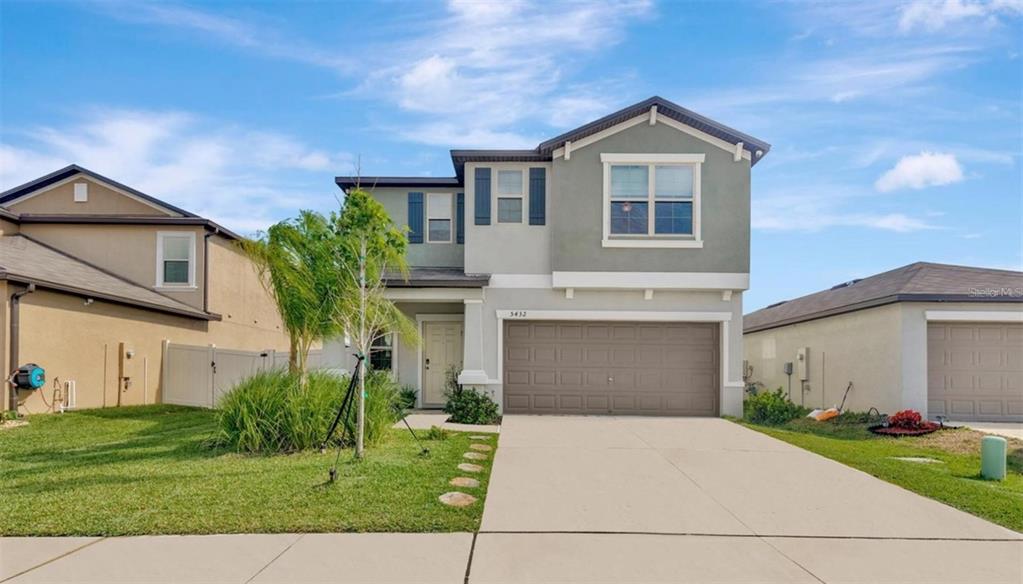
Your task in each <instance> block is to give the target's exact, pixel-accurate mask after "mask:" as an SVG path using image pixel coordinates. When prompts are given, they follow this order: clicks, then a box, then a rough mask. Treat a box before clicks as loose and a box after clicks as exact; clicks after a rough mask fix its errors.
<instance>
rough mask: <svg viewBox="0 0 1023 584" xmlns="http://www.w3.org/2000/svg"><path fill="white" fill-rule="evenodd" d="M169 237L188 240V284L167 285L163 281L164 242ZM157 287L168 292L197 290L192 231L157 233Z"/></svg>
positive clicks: (193, 235)
mask: <svg viewBox="0 0 1023 584" xmlns="http://www.w3.org/2000/svg"><path fill="white" fill-rule="evenodd" d="M168 237H184V238H188V283H187V284H177V283H173V282H171V283H166V282H164V281H163V242H164V240H165V239H167V238H168ZM156 287H157V288H166V289H168V290H188V289H194V288H195V233H193V232H191V231H157V232H156Z"/></svg>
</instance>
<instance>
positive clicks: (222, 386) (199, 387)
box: [162, 341, 327, 408]
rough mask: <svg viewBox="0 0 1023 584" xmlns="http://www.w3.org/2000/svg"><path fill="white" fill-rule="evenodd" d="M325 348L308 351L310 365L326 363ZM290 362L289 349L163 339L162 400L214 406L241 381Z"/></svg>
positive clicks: (285, 365) (316, 366)
mask: <svg viewBox="0 0 1023 584" xmlns="http://www.w3.org/2000/svg"><path fill="white" fill-rule="evenodd" d="M324 360H325V359H324V357H323V352H322V351H318V350H317V351H309V367H310V368H312V369H315V368H318V367H324V366H327V364H325V363H324ZM287 366H288V352H287V351H239V350H236V349H221V348H219V347H216V346H197V345H181V344H178V343H171V342H168V341H164V343H163V384H162V385H163V403H167V404H178V405H183V406H199V407H205V408H212V407H214V406H216V405H217V402H218V401H220V398H221V396H223V395H224V394H225V393H227V392H228V391H229V390H230V389H231V388H232V387H234V386H235V384H237V383H238V382H239V381H241V380H242V379H245V378H246V377H249V376H250V375H252V374H254V373H258V372H260V371H266V370H268V369H274V368H284V367H287Z"/></svg>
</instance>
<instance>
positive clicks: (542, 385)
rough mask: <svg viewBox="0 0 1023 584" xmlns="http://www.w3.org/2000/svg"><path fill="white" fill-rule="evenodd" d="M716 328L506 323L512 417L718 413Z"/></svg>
mask: <svg viewBox="0 0 1023 584" xmlns="http://www.w3.org/2000/svg"><path fill="white" fill-rule="evenodd" d="M718 371H719V369H718V325H717V324H716V323H653V322H527V321H512V322H506V323H505V329H504V407H505V412H507V413H509V414H515V413H530V414H643V415H674V416H714V415H717V413H718V391H719V387H720V386H719V378H720V375H719V373H718Z"/></svg>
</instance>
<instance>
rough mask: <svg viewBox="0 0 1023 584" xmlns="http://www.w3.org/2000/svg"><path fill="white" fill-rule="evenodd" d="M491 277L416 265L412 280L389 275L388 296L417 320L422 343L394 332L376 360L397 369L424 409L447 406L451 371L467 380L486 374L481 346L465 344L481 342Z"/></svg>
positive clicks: (379, 365)
mask: <svg viewBox="0 0 1023 584" xmlns="http://www.w3.org/2000/svg"><path fill="white" fill-rule="evenodd" d="M489 281H490V276H489V275H486V274H464V273H463V272H462V271H461V270H460V269H457V268H454V269H453V268H413V269H412V270H411V273H410V274H409V278H408V280H405V279H403V278H396V277H395V278H389V279H388V280H387V291H386V293H385V294H386V296H387V298H388V299H390V300H391V301H393V302H394V303H395V305H396V306H397V307H398V309H399V310H401V311H402V312H403V313H405V315H406V316H408V317H409V319H411V320H412V321H414V322H415V323H416V328H417V329H418V331H419V338H420V343H419V344H418V345H414V344H410V343H408V342H405V341H403V340H402V339H401V338H394V337H397V335H392V338H387V339H381V340H380V341H379V342H378V343H377V346H376V347H375V348H374V349H373V351H372V352H371V359H370V361H371V364H372V365H373V366H374V367H375V368H377V369H390V370H391V371H392V372H394V375H395V378H396V379H397V380H398V383H400V384H401V385H402V386H403V387H410V388H414V389H415V390H416V395H417V399H416V406H417V407H418V408H423V409H433V408H437V409H439V408H442V407H444V403H445V401H446V399H445V397H444V391H445V389H446V385H447V379H448V377H449V376H450V375H454V376H456V377H457V378H458V380H459V382H461V383H473V379H474V378H475V377H481V376H482V377H483V378H484V379H485V377H486V376H485V374H484V373H483V370H482V369H483V365H482V355H481V351H480V350H477V351H466V350H465V347H467V346H469V347H480V346H481V343H482V307H483V298H484V291H483V287H484V286H486V285H487V284H488V283H489ZM474 375H475V377H474ZM467 378H468V380H467Z"/></svg>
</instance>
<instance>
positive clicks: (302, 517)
mask: <svg viewBox="0 0 1023 584" xmlns="http://www.w3.org/2000/svg"><path fill="white" fill-rule="evenodd" d="M30 422H31V423H30V424H29V425H28V426H26V427H21V428H14V429H8V430H4V431H2V432H0V492H3V493H4V513H3V517H4V519H3V521H2V522H0V535H4V536H16V535H81V536H114V535H141V534H185V533H197V534H205V533H281V532H359V531H401V532H452V531H474V530H476V529H478V527H479V524H480V519H481V517H482V514H483V503H484V500H485V496H486V488H487V482H488V480H489V478H490V465H491V461H492V459H491V460H481V461H478V463H479V464H480V465H481V466H482V467H483V471H482V472H480V473H478V474H474V475H473V477H474V478H477V479H478V480H479V481H480V487H479V488H478V489H473V490H472V494H473V496H475V497H478V499H479V500H478V501H477V502H476V503H474V504H473V505H470V506H468V507H464V508H452V507H447V506H445V505H442V504H440V502H439V501H438V497H439V496H440V495H441V494H443V493H445V492H448V491H450V490H451V486H450V485H449V484H448V482H449V481H450V480H451V479H452V478H454V477H456V476H459V475H460V474H461V472H460V471H459V470H458V468H457V467H458V464H459V463H460V462H462V453H464V452H466V451H467V450H469V444H470V443H471V441H470V439H469V436H468V434H464V433H454V432H453V433H450V434H449V435H448V437H447V438H446V439H443V440H428V441H426V442H425V444H426V446H427V447H428V448H429V449H430V453H429V454H428V455H426V456H420V455H419V448H417V446H416V443H415V441H414V440H413V438H412V436H411V435H409V433H408V432H407V431H406V430H403V429H402V430H389V431H388V435H387V436H386V437H385V438H384V440H383V441H382V443H381V444H380V445H379V446H377V447H374V448H371V449H368V450H367V452H366V459H365V460H363V461H355V460H353V459H352V456H351V452H350V451H345V452H344V453H342V455H341V460H342V463H341V464H340V465H339V467H338V475H339V476H338V481H337V483H335V484H333V485H329V484H326V483H325V481H326V478H327V469H328V468H329V467H330V465H331V463H332V462H333V460H334V456H335V453H334V452H328V453H326V454H319V453H318V452H304V453H299V454H291V455H277V456H251V455H240V454H235V453H231V452H226V451H223V450H212V449H210V448H208V447H207V446H206V445H205V442H206V441H207V439H208V438H209V437H210V435H211V434H212V432H213V429H214V413H213V412H212V411H209V410H201V409H193V408H184V407H177V406H162V405H161V406H142V407H126V408H120V409H106V410H83V411H79V412H73V413H67V414H62V415H47V416H34V417H32V418H30Z"/></svg>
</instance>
